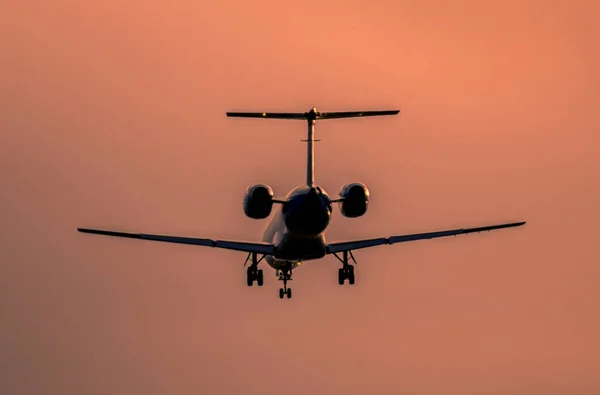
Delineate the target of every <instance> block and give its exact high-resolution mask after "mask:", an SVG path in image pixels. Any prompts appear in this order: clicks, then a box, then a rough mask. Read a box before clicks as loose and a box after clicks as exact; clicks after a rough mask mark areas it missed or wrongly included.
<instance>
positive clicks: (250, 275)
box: [246, 266, 256, 287]
mask: <svg viewBox="0 0 600 395" xmlns="http://www.w3.org/2000/svg"><path fill="white" fill-rule="evenodd" d="M255 279H256V273H255V269H253V268H252V266H251V267H249V268H248V271H247V272H246V282H247V283H248V286H249V287H251V286H252V284H253V283H254V280H255Z"/></svg>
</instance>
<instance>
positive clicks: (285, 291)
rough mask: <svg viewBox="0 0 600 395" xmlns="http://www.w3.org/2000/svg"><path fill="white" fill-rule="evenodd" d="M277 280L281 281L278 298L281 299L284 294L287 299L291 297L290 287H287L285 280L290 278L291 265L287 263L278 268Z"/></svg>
mask: <svg viewBox="0 0 600 395" xmlns="http://www.w3.org/2000/svg"><path fill="white" fill-rule="evenodd" d="M278 273H279V281H283V288H280V289H279V298H280V299H283V296H284V295H286V296H287V298H288V299H290V298H291V297H292V289H291V288H288V287H287V282H288V281H291V280H292V265H291V263H288V265H286V267H285V268H282V269H281V270H279V272H278Z"/></svg>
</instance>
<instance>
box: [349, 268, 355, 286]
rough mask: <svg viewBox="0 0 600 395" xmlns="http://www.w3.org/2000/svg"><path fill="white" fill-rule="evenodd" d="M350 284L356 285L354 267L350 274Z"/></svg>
mask: <svg viewBox="0 0 600 395" xmlns="http://www.w3.org/2000/svg"><path fill="white" fill-rule="evenodd" d="M350 267H352V266H350ZM348 283H349V284H350V285H354V268H353V267H352V270H350V271H349V272H348Z"/></svg>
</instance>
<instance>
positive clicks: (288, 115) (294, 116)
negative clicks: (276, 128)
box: [227, 107, 400, 187]
mask: <svg viewBox="0 0 600 395" xmlns="http://www.w3.org/2000/svg"><path fill="white" fill-rule="evenodd" d="M399 112H400V110H385V111H341V112H319V111H317V109H316V108H315V107H313V108H311V109H310V111H308V112H305V113H296V112H228V113H227V116H228V117H238V118H263V119H288V120H306V121H307V122H308V138H307V139H306V140H303V141H306V142H307V143H308V153H307V165H306V185H308V186H309V187H312V186H313V185H314V182H315V148H314V143H315V122H316V121H317V120H320V119H341V118H357V117H375V116H382V115H396V114H398V113H399Z"/></svg>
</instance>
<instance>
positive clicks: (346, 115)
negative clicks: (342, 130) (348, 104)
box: [317, 110, 400, 119]
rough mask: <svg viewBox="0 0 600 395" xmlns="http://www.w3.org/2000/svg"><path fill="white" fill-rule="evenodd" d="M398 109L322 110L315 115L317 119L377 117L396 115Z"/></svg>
mask: <svg viewBox="0 0 600 395" xmlns="http://www.w3.org/2000/svg"><path fill="white" fill-rule="evenodd" d="M399 112H400V110H389V111H387V110H386V111H342V112H322V113H319V114H318V115H317V119H339V118H356V117H378V116H382V115H396V114H398V113H399Z"/></svg>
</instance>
